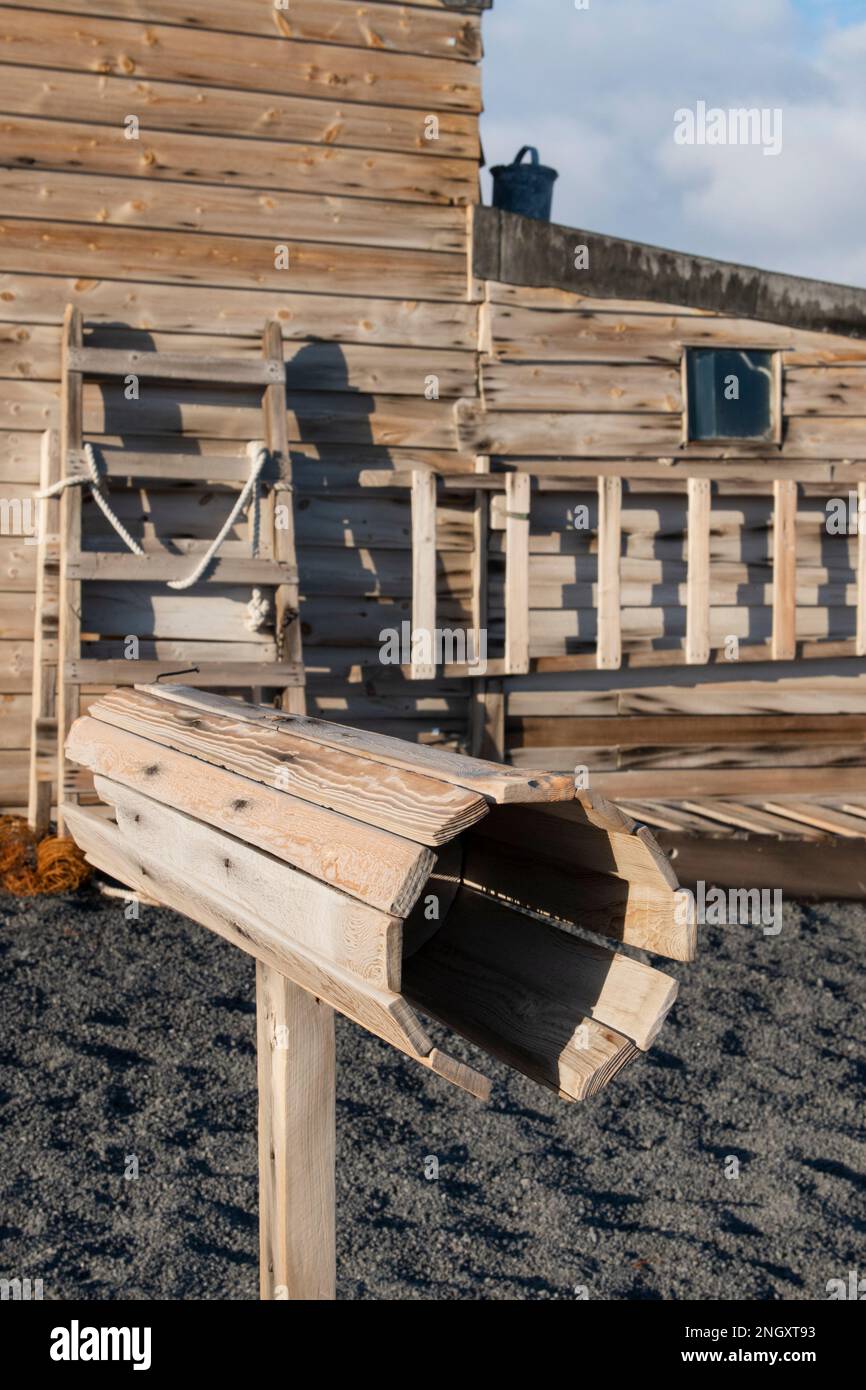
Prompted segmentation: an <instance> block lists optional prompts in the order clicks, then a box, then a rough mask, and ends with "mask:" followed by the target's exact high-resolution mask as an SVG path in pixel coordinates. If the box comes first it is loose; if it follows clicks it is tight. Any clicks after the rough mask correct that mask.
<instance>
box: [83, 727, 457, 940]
mask: <svg viewBox="0 0 866 1390" xmlns="http://www.w3.org/2000/svg"><path fill="white" fill-rule="evenodd" d="M67 753H68V756H69V757H70V759H71V760H72V761H73V762H77V763H79V764H81V765H82V766H84V767H87V768H89V769H90V770H91V771H93V772H94V773H98V774H99V775H100V776H103V777H109V778H110V779H111V780H112V781H115V782H120V783H121V784H122V785H123V786H131V787H133V788H136V787H146V788H147V791H148V795H150V796H153V797H154V798H156V799H160V800H162V801H163V802H165V803H166V804H167V805H169V806H172V807H174V808H175V809H176V810H179V811H183V812H185V813H186V814H187V815H192V816H194V817H196V818H197V819H204V820H207V822H208V823H209V824H210V825H213V826H214V827H216V828H218V829H221V830H224V831H226V832H227V833H228V834H231V835H234V836H236V837H237V838H238V839H241V840H245V841H246V842H247V843H248V844H253V845H255V846H256V847H258V848H261V849H264V850H266V851H267V852H268V853H270V854H273V855H275V856H276V857H277V858H278V859H282V860H284V861H285V862H286V863H289V864H291V865H293V867H295V868H297V869H300V870H301V871H302V872H303V873H308V874H313V875H315V876H316V877H319V878H322V879H324V880H326V881H327V882H329V883H331V884H333V885H334V886H335V887H338V888H340V890H341V891H342V892H344V893H347V894H348V895H349V896H350V897H355V898H359V899H360V900H361V901H362V902H366V903H369V904H370V906H371V907H378V908H379V909H380V910H381V911H383V912H388V913H393V915H395V916H398V917H400V916H405V914H406V912H408V911H409V910H410V908H411V907H412V905H413V904H414V902H415V900H416V898H417V896H418V893H419V892H420V891H421V888H422V886H423V884H424V881H425V880H426V878H427V875H428V874H429V872H430V870H431V868H432V867H433V856H432V854H431V853H430V851H429V850H426V849H422V848H421V847H420V846H418V845H415V844H412V843H411V842H410V841H409V840H405V839H401V838H400V837H398V836H396V835H391V834H387V833H385V832H384V831H381V830H376V829H373V828H372V827H370V826H365V825H362V824H361V823H360V822H358V821H352V820H349V819H348V818H346V817H344V816H340V815H337V814H335V813H334V812H332V811H328V810H325V809H323V808H321V807H318V806H314V805H313V804H312V803H311V802H309V801H300V800H299V799H298V798H297V797H293V796H290V795H288V794H286V793H283V792H280V791H277V790H275V789H273V788H270V787H264V786H262V785H261V784H259V783H256V782H250V781H249V780H248V779H246V778H244V777H238V776H237V775H236V774H235V773H231V772H226V771H224V770H223V769H221V768H215V767H211V766H209V765H205V764H204V763H199V762H198V761H196V760H193V759H190V758H185V757H183V756H182V755H181V754H178V753H175V752H174V751H173V750H171V749H167V748H164V747H160V746H159V745H156V744H153V743H150V742H149V741H147V740H145V739H140V738H137V737H135V736H134V735H132V734H128V733H126V732H124V731H122V730H120V729H115V728H111V727H110V726H109V725H107V724H103V723H102V722H101V721H98V720H95V719H91V718H88V717H85V718H83V719H79V720H77V721H76V723H75V726H74V728H73V730H72V731H71V733H70V736H69V739H68V745H67Z"/></svg>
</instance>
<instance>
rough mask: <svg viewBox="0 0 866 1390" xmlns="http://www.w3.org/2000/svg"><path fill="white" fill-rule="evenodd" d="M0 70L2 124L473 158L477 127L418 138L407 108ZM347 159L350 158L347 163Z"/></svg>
mask: <svg viewBox="0 0 866 1390" xmlns="http://www.w3.org/2000/svg"><path fill="white" fill-rule="evenodd" d="M0 67H2V81H3V110H4V111H5V112H6V113H7V114H8V115H10V116H36V117H39V118H43V119H48V120H59V121H72V122H75V123H78V122H87V123H97V124H99V125H103V126H109V127H114V129H115V130H116V129H118V128H120V127H122V126H123V123H124V120H125V118H126V117H127V116H128V115H136V116H137V117H138V119H139V122H140V125H141V128H142V129H143V130H144V131H145V138H148V137H149V136H151V135H152V133H153V132H154V131H175V132H179V133H182V134H184V133H185V134H193V135H211V136H213V135H222V136H228V137H230V138H231V137H235V136H242V137H244V138H245V139H248V140H271V141H284V142H286V143H292V144H302V145H309V146H316V145H324V146H327V147H329V148H331V149H341V148H348V149H354V150H363V151H365V152H370V151H376V150H381V151H392V152H394V153H399V154H403V155H404V156H406V155H410V156H415V155H418V156H421V157H423V158H425V159H441V158H444V159H460V160H465V161H467V171H466V174H465V175H464V177H465V178H467V179H468V177H469V172H468V163H469V162H470V161H471V162H474V164H475V166H476V169H477V165H478V160H479V156H480V140H479V135H478V119H477V117H476V116H475V115H473V114H466V113H463V112H460V111H440V112H437V113H436V114H437V117H438V120H439V138H438V140H430V139H428V138H427V129H428V127H427V124H426V114H427V113H425V112H423V111H417V110H412V109H411V108H410V107H398V106H376V105H373V104H371V103H368V102H365V103H364V104H363V105H361V104H360V103H358V102H341V101H340V98H339V94H337V95H331V97H330V98H326V97H324V96H322V97H313V98H307V97H297V96H283V95H278V94H276V93H273V92H269V93H267V94H265V95H262V94H261V93H258V92H244V91H232V90H231V89H229V88H226V87H223V88H219V87H207V86H201V85H198V86H195V85H192V84H190V83H184V82H143V81H141V80H137V79H134V78H133V79H132V80H130V79H129V78H127V77H112V76H110V75H107V74H105V73H100V74H99V76H98V77H97V78H96V80H94V76H93V74H92V73H89V72H57V71H51V70H50V69H48V68H41V69H35V68H19V67H13V66H10V65H8V64H2V65H0ZM356 159H357V156H356Z"/></svg>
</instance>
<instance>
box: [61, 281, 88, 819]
mask: <svg viewBox="0 0 866 1390" xmlns="http://www.w3.org/2000/svg"><path fill="white" fill-rule="evenodd" d="M83 341H84V320H83V318H82V315H81V310H80V309H77V308H76V307H75V306H74V305H72V304H67V306H66V310H65V313H64V315H63V335H62V340H61V360H60V370H61V397H60V456H61V458H62V459H65V458H67V457H68V455H69V451H70V450H71V449H76V450H79V449H81V447H82V443H83V439H82V429H83V411H84V383H83V378H82V375H81V372H80V371H74V370H72V368H71V367H70V366H69V358H70V354H71V353H72V352H74V351H75V350H76V349H77V348H80V347H81V346H82V344H83ZM80 552H81V492H80V489H79V488H77V487H68V488H66V489H65V491H64V492H63V493H62V494H61V498H60V579H59V619H58V622H59V630H58V679H57V833H58V835H63V834H64V825H63V810H62V807H63V804H64V802H65V801H66V800H67V799H68V800H70V801H72V802H73V803H74V802H75V801H76V799H77V796H76V793H75V792H74V791H70V793H69V797H68V798H67V796H66V793H65V788H64V781H65V778H66V767H67V763H66V753H65V744H66V736H67V734H68V733H69V730H70V729H71V728H72V725H73V723H74V722H75V720H76V719H77V718H78V714H79V710H80V701H79V693H78V687H77V686H76V685H75V683H74V682H72V681H70V680H69V679H68V677H67V674H66V672H67V664H68V663H69V662H70V661H73V660H75V659H77V657H78V655H79V647H80V643H81V580H80V579H73V578H71V576H70V575H69V574H68V572H67V569H66V566H67V565H68V564H70V563H71V564H75V563H76V561H77V560H78V558H79V555H80Z"/></svg>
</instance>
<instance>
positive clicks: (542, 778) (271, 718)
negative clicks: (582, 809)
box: [136, 683, 574, 803]
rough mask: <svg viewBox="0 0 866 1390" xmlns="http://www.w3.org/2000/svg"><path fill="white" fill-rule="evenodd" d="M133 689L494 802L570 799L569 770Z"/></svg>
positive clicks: (212, 699)
mask: <svg viewBox="0 0 866 1390" xmlns="http://www.w3.org/2000/svg"><path fill="white" fill-rule="evenodd" d="M136 689H139V690H144V691H146V692H147V693H149V694H151V695H155V696H157V697H158V698H159V699H162V700H174V701H176V702H177V703H178V704H182V705H190V706H192V707H193V708H195V709H202V710H211V711H213V712H214V713H216V714H228V715H233V716H234V717H235V718H238V719H245V720H249V721H250V722H251V723H255V724H260V725H263V726H265V727H270V728H273V727H274V726H278V727H279V728H280V729H281V730H284V731H285V732H286V733H290V734H292V735H293V736H294V737H295V738H300V739H307V740H309V741H310V742H312V743H316V744H319V745H320V746H321V747H323V748H337V749H342V750H344V751H346V752H351V753H356V754H357V755H358V756H359V757H362V758H367V759H369V760H370V761H371V762H374V763H381V764H384V765H386V766H389V767H399V768H404V769H405V770H406V771H408V772H416V773H421V774H426V775H427V776H429V777H435V778H437V779H438V780H439V781H441V782H450V783H452V784H454V785H455V786H458V787H464V788H466V790H468V791H473V792H477V793H478V794H479V795H480V796H483V797H485V798H486V799H487V800H488V801H492V802H495V803H510V802H526V801H528V802H534V801H571V800H572V799H573V797H574V777H573V775H572V774H571V773H564V772H543V771H535V770H533V769H531V768H516V767H505V766H503V765H502V764H500V763H488V762H484V761H482V760H481V759H480V758H467V757H463V756H462V755H461V754H459V753H448V752H445V751H443V750H442V749H439V748H425V747H424V746H423V744H412V743H408V742H406V741H405V740H404V739H400V738H392V737H391V736H390V735H388V734H377V733H371V732H370V731H368V730H365V729H353V728H349V727H348V726H347V725H343V724H332V723H330V722H329V721H325V720H323V719H311V718H309V717H308V716H306V715H300V714H283V713H282V712H281V711H279V710H273V709H265V708H264V707H263V706H261V705H256V706H251V705H237V704H233V703H232V702H231V701H230V700H226V699H225V698H223V697H221V696H219V695H211V694H210V693H209V692H204V691H201V690H193V689H191V688H190V687H188V686H182V685H170V684H168V683H166V684H164V685H143V686H137V687H136Z"/></svg>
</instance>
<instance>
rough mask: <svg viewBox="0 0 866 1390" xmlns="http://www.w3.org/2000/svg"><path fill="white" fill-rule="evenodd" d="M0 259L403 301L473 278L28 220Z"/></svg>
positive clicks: (14, 231)
mask: <svg viewBox="0 0 866 1390" xmlns="http://www.w3.org/2000/svg"><path fill="white" fill-rule="evenodd" d="M278 246H285V247H287V248H288V252H287V255H288V265H286V266H283V265H282V264H281V265H279V266H278V265H277V264H276V261H277V247H278ZM282 254H283V257H284V258H285V255H286V253H282ZM0 256H2V260H3V265H4V268H5V269H6V270H8V271H27V270H28V268H29V270H30V271H31V273H36V274H44V275H62V274H63V273H64V271H65V270H68V268H69V267H70V266H75V268H76V271H77V272H78V275H79V277H82V278H87V277H88V276H92V277H94V278H97V279H98V278H99V276H100V275H102V274H104V272H105V268H106V265H107V264H108V265H110V267H111V269H112V272H113V274H114V275H115V276H116V278H118V279H120V280H134V279H141V278H144V279H148V280H155V281H161V282H162V283H164V284H175V283H176V284H182V285H187V284H196V283H197V284H204V285H225V286H227V287H228V288H231V287H235V288H247V287H248V286H249V285H256V286H258V287H260V288H267V287H269V288H270V289H272V290H277V289H285V290H287V291H291V292H295V291H299V290H301V291H304V292H305V293H308V294H313V293H320V294H333V293H334V292H335V290H336V289H337V287H338V286H340V285H343V286H345V290H346V293H347V294H355V295H359V294H363V292H364V290H365V289H367V288H369V287H370V285H371V284H376V283H381V284H384V283H388V284H389V285H390V288H391V289H392V290H393V292H394V295H395V296H396V297H401V296H408V297H410V298H412V297H414V298H418V299H422V298H424V299H455V298H457V297H458V295H459V294H460V292H461V290H462V289H463V284H464V279H465V265H464V259H463V257H462V256H459V255H450V254H448V253H444V252H425V251H415V250H401V249H399V248H397V247H374V246H360V247H358V246H344V245H339V244H335V245H329V244H328V243H325V242H306V241H295V240H292V239H288V240H287V239H286V237H285V236H283V237H281V238H280V237H278V239H277V241H276V242H272V241H270V240H269V239H267V238H257V237H225V236H211V235H210V234H205V233H200V234H199V235H197V236H190V235H189V234H188V233H186V232H162V231H142V230H140V229H138V228H136V227H106V226H100V227H99V228H98V229H95V228H92V227H88V226H81V227H79V226H76V225H75V224H74V223H69V222H62V223H49V222H38V221H27V220H26V219H21V220H20V221H13V220H7V221H4V222H2V223H0Z"/></svg>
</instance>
